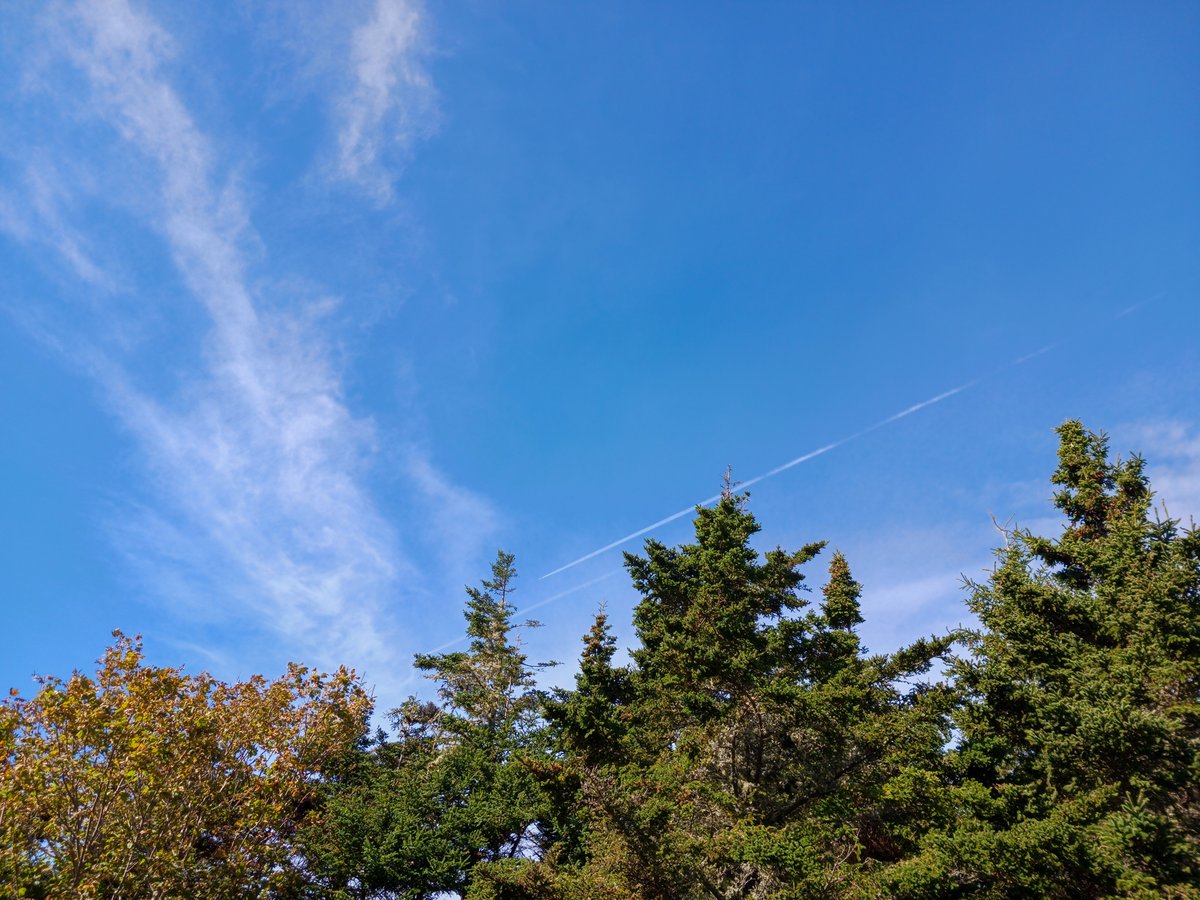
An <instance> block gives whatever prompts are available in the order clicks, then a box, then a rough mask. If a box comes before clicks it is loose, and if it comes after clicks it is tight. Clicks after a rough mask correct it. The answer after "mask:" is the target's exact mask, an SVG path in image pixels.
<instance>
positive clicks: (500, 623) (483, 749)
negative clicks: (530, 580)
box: [308, 552, 547, 900]
mask: <svg viewBox="0 0 1200 900" xmlns="http://www.w3.org/2000/svg"><path fill="white" fill-rule="evenodd" d="M515 578H516V569H515V568H514V565H513V556H512V555H511V554H508V553H503V552H501V553H498V554H497V557H496V561H495V563H493V565H492V576H491V578H489V579H487V580H485V581H484V582H483V583H482V585H481V586H480V587H479V588H468V589H467V597H468V599H467V603H466V608H465V610H464V617H465V619H466V623H467V637H468V638H469V644H468V648H467V649H466V650H463V651H457V652H453V653H442V654H424V655H418V656H417V657H416V661H415V665H416V667H417V668H418V669H419V670H422V671H424V672H425V673H427V675H428V677H430V678H431V679H433V680H434V681H435V682H437V684H438V695H439V698H440V700H441V702H440V703H436V704H435V703H428V702H421V701H418V700H416V699H415V698H412V699H410V700H409V701H408V702H407V703H405V704H404V705H403V706H402V707H400V708H399V709H397V710H395V711H394V712H393V714H392V722H393V725H394V727H395V729H396V731H397V736H396V739H395V740H392V739H389V738H388V737H387V736H386V735H383V734H381V735H379V736H378V737H377V739H376V741H375V742H374V743H373V744H372V746H370V747H369V748H368V749H367V750H366V752H365V753H364V755H363V757H362V758H361V759H360V762H359V764H358V765H357V766H355V767H353V769H352V770H351V772H350V773H349V775H348V776H347V778H346V779H345V782H344V784H343V785H341V786H340V789H339V790H337V791H336V793H335V794H334V796H333V798H332V799H331V801H330V802H329V804H328V808H327V810H326V813H325V818H324V821H323V823H322V826H321V827H320V828H316V829H311V830H310V833H309V839H310V840H309V848H308V855H309V857H310V860H311V862H312V865H313V866H314V868H316V869H317V870H319V871H321V872H323V873H324V875H325V878H326V884H327V885H329V886H330V888H331V889H332V892H333V894H334V896H343V897H364V898H367V897H371V898H374V897H380V898H382V897H397V896H398V897H403V898H406V900H423V898H432V897H436V896H443V895H445V894H447V893H453V894H457V895H459V896H480V897H487V896H496V893H495V892H494V891H493V890H492V888H491V882H492V881H494V880H496V879H499V881H501V882H503V881H504V880H505V879H507V878H508V877H510V876H511V873H510V872H509V871H508V870H509V869H513V868H516V869H519V868H521V867H523V866H524V865H526V864H527V862H528V860H529V859H530V858H533V857H536V856H538V855H539V854H540V846H541V844H542V843H543V841H544V834H543V831H542V829H541V828H540V827H539V819H541V818H542V817H543V816H544V815H545V814H546V809H547V807H546V798H545V795H544V792H543V791H542V790H541V788H540V786H539V784H538V782H537V779H536V778H535V777H534V775H533V772H532V768H531V765H530V760H529V759H528V757H529V756H531V755H537V754H538V753H539V752H540V749H539V747H540V741H541V740H542V735H541V731H542V726H541V718H540V715H539V709H540V705H541V702H540V698H539V695H538V693H537V691H536V690H535V687H534V672H535V670H536V668H537V667H536V666H531V665H530V664H529V662H528V661H527V659H526V657H525V654H524V653H523V652H522V650H521V648H520V646H519V644H518V642H517V641H516V639H515V636H514V632H515V630H516V629H517V628H518V627H522V626H518V625H517V624H516V623H515V622H514V617H515V614H516V609H515V607H514V606H513V604H512V591H513V582H514V580H515ZM522 624H523V625H536V624H537V623H533V622H526V623H522ZM493 870H495V871H493ZM489 873H491V874H489Z"/></svg>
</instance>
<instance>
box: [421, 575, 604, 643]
mask: <svg viewBox="0 0 1200 900" xmlns="http://www.w3.org/2000/svg"><path fill="white" fill-rule="evenodd" d="M624 571H625V570H624V569H611V570H609V571H608V572H605V573H604V574H603V575H598V576H596V577H595V578H593V579H591V580H590V581H585V582H583V583H582V584H577V585H575V586H574V587H569V588H567V589H566V590H565V591H559V592H558V593H557V594H554V595H552V596H550V597H545V598H543V599H541V600H539V601H538V602H537V603H535V604H533V605H532V606H524V607H518V609H519V610H520V612H523V613H531V612H533V611H534V610H535V609H540V608H541V607H543V606H546V605H547V604H549V603H553V602H554V601H555V600H561V599H562V598H563V597H569V596H570V595H571V594H574V593H575V592H576V591H582V590H583V589H584V588H590V587H591V586H592V585H594V584H599V583H600V582H602V581H605V580H607V579H609V578H612V577H613V576H614V575H620V574H621V573H622V572H624ZM466 639H467V635H465V634H460V635H459V636H458V637H456V638H454V640H451V641H446V643H444V644H442V645H441V646H440V647H435V648H434V649H433V650H431V651H430V653H431V654H436V653H441V652H442V651H443V650H449V649H450V648H451V647H453V646H455V645H456V644H461V643H462V642H463V641H465V640H466Z"/></svg>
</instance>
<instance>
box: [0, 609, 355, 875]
mask: <svg viewBox="0 0 1200 900" xmlns="http://www.w3.org/2000/svg"><path fill="white" fill-rule="evenodd" d="M114 637H115V638H116V642H115V644H114V645H113V646H112V647H111V648H109V649H108V651H107V652H106V653H105V655H104V657H103V658H102V659H101V660H100V661H99V662H100V668H99V669H98V671H97V672H96V674H95V675H94V676H88V675H84V674H81V673H79V672H76V673H75V674H73V675H72V676H71V677H70V678H68V679H66V680H62V679H58V678H49V677H44V678H41V679H40V684H41V688H40V690H39V691H38V692H37V694H36V695H35V696H33V697H32V698H30V699H22V698H20V697H17V696H15V694H14V695H13V696H11V697H10V698H9V699H7V700H6V701H5V702H4V703H3V704H2V705H0V886H3V887H2V891H0V892H2V893H3V894H4V896H6V897H7V896H16V897H67V896H70V897H182V896H188V897H211V898H218V897H268V896H283V895H287V894H290V893H293V892H294V891H295V889H296V888H297V887H298V886H300V885H301V884H302V883H303V882H304V880H305V876H304V872H303V869H302V866H300V865H299V864H298V863H297V861H296V859H297V857H296V854H295V851H294V844H293V840H292V839H293V835H294V833H295V831H296V829H297V828H298V827H299V826H300V824H301V823H302V822H303V821H304V820H305V818H306V816H307V815H308V813H309V812H310V810H311V808H312V806H313V803H314V799H315V796H316V786H317V783H318V782H319V780H320V778H321V775H322V772H323V771H324V770H325V769H326V767H328V766H329V765H330V764H331V763H332V762H333V761H334V760H336V759H338V758H340V757H341V756H343V755H344V754H345V753H346V752H347V751H348V750H350V749H351V748H352V747H353V746H354V744H355V741H356V740H357V739H358V737H359V736H360V735H361V734H362V733H363V729H364V727H365V723H366V718H367V716H368V714H369V712H370V707H371V701H370V699H369V698H368V696H367V695H366V693H365V692H364V691H363V689H362V687H361V685H360V683H359V680H358V678H357V676H356V675H355V674H354V672H353V671H347V670H346V669H339V670H338V671H337V672H335V673H333V674H329V675H326V674H321V673H318V672H314V671H312V670H309V669H307V668H304V667H302V666H298V665H291V666H289V668H288V671H287V674H285V675H284V676H283V677H281V678H279V679H277V680H274V681H269V680H267V679H265V678H263V677H262V676H255V677H253V678H251V679H249V680H248V681H244V682H240V683H237V684H226V683H223V682H221V681H220V680H218V679H216V678H214V677H213V676H211V675H209V674H207V673H204V672H201V673H199V674H195V675H192V674H187V673H185V672H184V671H183V670H181V669H178V668H157V667H154V666H150V665H147V664H146V663H145V660H144V657H143V652H142V643H141V639H140V638H129V637H126V636H125V635H123V634H121V633H120V632H114Z"/></svg>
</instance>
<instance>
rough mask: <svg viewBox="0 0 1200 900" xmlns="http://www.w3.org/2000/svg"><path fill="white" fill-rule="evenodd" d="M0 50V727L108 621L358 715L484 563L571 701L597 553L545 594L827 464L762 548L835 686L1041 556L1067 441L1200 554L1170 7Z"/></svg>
mask: <svg viewBox="0 0 1200 900" xmlns="http://www.w3.org/2000/svg"><path fill="white" fill-rule="evenodd" d="M0 16H2V17H3V20H2V21H0V58H2V59H3V60H4V62H3V64H0V266H2V269H0V271H3V273H4V276H5V277H4V289H3V291H2V294H0V304H2V309H0V423H2V424H0V429H2V431H0V436H2V440H0V472H2V473H3V475H2V476H0V477H2V478H3V485H4V492H3V496H4V503H3V504H2V505H0V564H2V566H3V572H4V578H3V582H2V585H0V611H2V613H3V616H4V621H5V628H4V630H3V635H2V637H0V682H3V683H4V684H5V685H16V686H18V687H20V688H21V689H22V690H24V691H28V690H29V689H30V688H31V686H32V684H31V681H30V675H31V674H32V673H33V672H35V671H36V672H44V673H64V672H66V671H69V670H70V669H72V668H74V667H87V666H88V665H89V664H90V663H91V661H92V660H94V659H95V658H96V657H97V656H98V655H99V654H100V653H101V651H102V649H103V647H104V646H105V643H106V641H107V640H108V635H109V632H110V631H111V630H112V629H113V628H117V627H119V628H121V629H123V630H125V631H127V632H140V633H142V634H144V635H145V636H146V640H147V646H148V650H149V652H150V656H151V657H152V658H153V659H154V660H156V661H159V662H164V663H167V662H169V663H173V664H174V663H177V664H185V665H187V666H188V667H190V668H193V669H198V668H208V669H210V670H212V671H214V672H216V673H217V674H219V675H221V676H223V677H230V678H232V677H242V676H245V675H248V674H250V673H252V672H255V671H266V672H268V673H271V672H276V671H279V670H280V669H281V667H282V666H283V663H284V662H285V661H286V660H288V659H302V660H305V661H308V662H312V663H315V664H318V665H322V666H331V665H335V664H337V663H340V662H345V663H347V664H350V665H353V666H356V667H357V668H359V669H360V670H363V671H365V673H366V676H367V679H368V681H369V682H370V683H371V684H373V685H374V686H375V689H376V691H377V692H378V696H379V699H380V704H381V705H382V706H388V705H392V704H394V703H395V702H397V701H399V700H400V699H402V697H403V696H404V695H405V694H406V693H408V692H409V691H413V690H427V688H426V687H424V686H422V685H421V684H420V683H419V682H418V681H416V680H415V679H414V678H413V675H412V670H411V667H410V661H411V657H412V654H413V653H414V652H418V651H428V650H431V649H433V648H435V647H440V646H444V645H446V644H447V643H448V642H451V641H454V640H455V639H456V638H458V637H459V635H460V634H461V618H460V608H461V600H462V597H463V594H462V586H463V584H464V583H467V582H472V583H473V582H476V581H478V579H479V578H481V577H482V576H483V575H485V574H486V572H487V567H488V564H489V562H490V560H491V558H492V556H493V555H494V553H495V550H496V549H497V548H498V547H503V548H505V549H507V550H510V551H512V552H514V553H516V554H517V561H518V567H519V569H520V571H521V579H520V590H519V593H518V595H517V601H518V603H519V604H520V605H523V607H524V608H526V609H530V610H533V608H534V607H537V609H536V612H534V614H535V615H536V616H537V617H538V618H539V619H541V620H542V621H543V622H544V623H545V627H544V628H542V629H540V630H539V631H536V632H532V633H530V634H529V635H528V636H527V638H526V640H527V647H528V649H529V652H530V654H531V656H532V657H534V658H535V659H546V658H558V659H563V660H565V661H568V663H569V662H570V661H571V660H573V659H574V657H575V655H576V651H577V648H578V646H579V644H578V637H579V635H581V634H582V633H583V632H584V631H585V630H586V628H587V626H588V623H589V621H590V619H591V616H592V615H593V613H594V612H595V610H596V608H597V606H598V604H599V603H601V602H605V603H607V606H608V610H609V613H610V616H611V618H612V619H613V621H614V623H615V624H616V625H617V626H618V633H619V635H620V636H621V638H622V640H623V641H625V642H626V643H627V642H628V640H629V638H630V630H629V627H628V617H629V610H630V608H631V606H632V604H633V603H634V602H635V600H636V597H634V595H633V594H632V591H631V589H630V588H629V586H628V583H627V580H626V579H625V578H624V576H623V575H622V574H621V573H620V548H614V549H611V550H608V551H606V552H604V553H600V554H597V555H595V556H593V557H591V558H589V559H586V560H585V561H583V562H581V563H579V564H578V565H575V566H572V567H570V568H567V569H565V570H563V571H560V572H558V573H557V574H555V575H553V576H551V577H548V578H540V577H539V576H542V575H544V574H546V573H549V572H552V571H554V570H556V569H559V568H560V567H562V566H564V565H565V564H567V563H570V562H572V561H574V560H577V559H580V558H581V557H585V556H589V555H590V554H591V553H592V552H593V551H595V550H597V549H599V548H601V547H605V546H606V545H608V544H610V543H612V542H614V541H615V540H617V539H619V538H621V537H622V536H626V535H629V534H632V533H634V532H636V531H639V530H641V529H642V528H644V527H645V526H648V525H649V524H651V523H653V522H657V521H659V520H661V519H663V518H665V517H668V516H670V515H672V514H674V513H675V512H677V511H680V510H682V509H686V508H687V507H688V506H689V505H691V504H693V503H695V502H697V501H700V500H703V499H704V498H706V497H709V496H711V495H712V494H713V493H714V492H715V491H716V489H717V488H718V486H719V481H720V477H721V474H722V472H723V471H724V469H725V466H726V465H731V466H732V467H733V472H734V475H735V477H737V478H741V479H743V480H746V481H749V480H750V479H753V478H756V477H757V476H759V475H761V474H763V473H766V472H769V471H771V470H773V469H775V468H777V467H779V466H780V465H782V464H784V463H787V462H788V461H791V460H794V459H797V458H799V457H801V456H803V455H806V454H808V453H810V452H812V451H815V450H818V449H820V448H824V447H829V445H831V444H832V445H834V446H832V447H830V449H828V450H827V452H823V453H821V454H819V455H817V456H814V457H812V458H811V459H808V460H807V461H805V462H802V463H799V464H797V465H795V466H793V467H791V468H788V469H786V470H784V471H780V472H778V473H777V474H775V475H773V476H772V477H769V478H766V479H763V480H761V481H758V482H756V483H754V484H753V485H752V486H751V490H752V495H753V496H752V509H753V510H754V511H755V512H756V513H757V514H758V515H759V517H760V520H761V521H762V523H763V525H764V531H763V534H762V535H761V537H762V546H764V547H767V546H773V545H775V544H783V545H785V546H786V545H795V544H798V543H801V542H808V541H811V540H816V539H826V540H829V541H830V542H831V544H832V545H833V546H836V547H838V548H840V549H842V550H843V551H844V552H845V553H846V554H847V556H848V557H849V560H850V563H851V565H852V567H853V568H854V570H855V573H856V575H857V577H858V578H859V579H860V580H861V581H863V582H864V584H865V595H864V607H865V615H866V618H867V622H866V624H865V625H864V627H863V632H864V635H865V638H866V642H867V644H868V645H869V646H871V647H872V649H878V650H884V649H888V648H890V647H894V646H896V645H898V644H899V643H901V642H903V641H905V640H908V639H911V638H914V637H916V636H919V635H920V634H922V633H927V632H929V631H940V630H943V629H945V628H946V627H949V626H953V625H955V624H957V623H958V622H960V621H962V620H963V617H964V612H963V607H962V598H963V591H962V589H961V578H962V576H963V575H964V574H965V575H967V576H969V577H978V576H979V575H980V574H981V573H982V572H983V570H984V568H985V567H986V566H987V565H988V564H989V558H990V557H989V550H990V548H991V547H992V546H993V545H995V544H996V543H997V541H998V540H999V535H998V533H997V531H996V530H995V527H994V525H993V522H992V517H993V516H994V517H995V518H996V520H998V521H999V522H1001V523H1004V522H1015V523H1018V524H1022V525H1030V526H1034V527H1043V528H1047V529H1052V528H1053V527H1054V526H1053V521H1052V520H1051V519H1049V518H1048V517H1049V515H1050V509H1049V507H1048V504H1047V502H1046V500H1047V497H1048V495H1049V493H1050V490H1049V485H1048V482H1047V477H1048V475H1049V473H1050V471H1051V470H1052V469H1053V466H1054V448H1055V439H1054V435H1053V428H1054V427H1055V425H1057V424H1058V423H1060V422H1061V421H1062V420H1063V419H1065V418H1069V417H1079V418H1082V419H1083V420H1084V421H1085V422H1086V423H1087V424H1088V425H1089V426H1091V427H1093V428H1097V429H1103V430H1105V431H1107V432H1109V433H1110V434H1111V435H1112V438H1113V444H1114V448H1115V449H1117V450H1120V451H1122V452H1127V451H1129V450H1141V451H1142V452H1143V453H1144V454H1145V455H1146V456H1147V457H1148V460H1149V462H1150V469H1151V473H1152V475H1153V477H1154V479H1155V486H1156V487H1157V488H1158V489H1159V492H1160V498H1161V499H1163V500H1165V501H1166V503H1167V507H1168V509H1169V511H1170V513H1171V514H1172V515H1185V516H1186V515H1188V514H1191V513H1193V512H1194V513H1197V514H1198V515H1200V416H1198V410H1197V404H1196V400H1195V398H1196V397H1197V396H1198V389H1200V339H1198V337H1197V335H1198V334H1200V312H1198V310H1200V304H1198V302H1197V298H1198V296H1200V258H1198V257H1197V253H1196V250H1197V239H1198V238H1200V165H1197V160H1200V103H1198V100H1200V97H1198V92H1200V88H1198V87H1197V86H1198V85H1200V8H1197V7H1196V5H1195V4H1187V3H1178V4H1172V3H1160V4H1153V5H1146V4H1136V3H1126V4H1118V3H1109V4H1096V3H1088V4H1082V3H1081V4H1070V3H1064V4H1055V5H1053V6H1051V7H1047V6H1046V5H1045V4H998V3H996V4H970V5H963V4H932V3H930V4H906V5H903V6H900V5H896V4H883V3H880V4H858V5H850V6H847V5H844V4H824V5H809V4H800V3H755V4H737V5H735V4H725V3H696V2H689V3H686V4H685V3H661V4H641V3H603V4H591V5H585V4H565V3H553V2H545V3H534V2H513V3H504V4H496V3H484V2H467V0H463V2H448V3H441V4H429V5H422V4H419V3H415V2H410V0H362V2H346V3H340V4H333V5H329V4H320V3H315V2H301V0H295V2H286V3H285V2H274V3H273V2H262V3H229V4H205V5H202V6H196V5H181V4H169V3H147V2H123V0H108V2H92V3H78V4H76V3H49V4H9V5H7V6H5V8H4V9H3V11H2V12H0ZM1037 351H1042V352H1037ZM1031 354H1033V355H1031ZM957 388H962V389H961V390H955V389H957ZM947 392H952V393H947ZM943 395H944V396H943ZM938 397H940V398H941V399H939V400H938V401H937V402H934V403H929V404H928V405H925V406H922V407H920V408H918V409H913V407H914V406H915V405H917V404H921V403H924V402H925V401H928V400H931V399H932V398H938ZM909 410H911V412H910V413H909V414H907V415H903V416H899V414H900V413H903V412H905V411H909ZM874 425H878V426H879V427H875V428H872V426H874ZM865 429H870V430H866V431H864V430H865ZM847 438H849V440H846V439H847ZM653 534H654V536H655V537H657V538H659V539H661V540H664V541H667V542H678V541H681V540H684V539H686V538H687V536H688V534H689V523H688V517H686V516H684V517H680V518H678V519H676V520H674V521H671V522H669V523H666V524H664V525H662V526H661V527H659V528H657V529H656V530H655V531H654V532H653ZM637 545H638V541H637V540H634V541H631V542H629V543H627V544H626V545H624V547H625V548H626V549H635V548H636V547H637ZM820 575H821V565H820V563H819V562H818V563H817V564H815V565H814V566H812V569H811V574H810V579H811V580H812V583H813V584H814V585H815V584H819V583H820V581H821V578H820ZM569 675H570V665H566V666H564V667H563V668H562V669H560V670H558V675H557V676H555V677H557V678H559V679H560V680H562V679H566V678H569Z"/></svg>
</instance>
